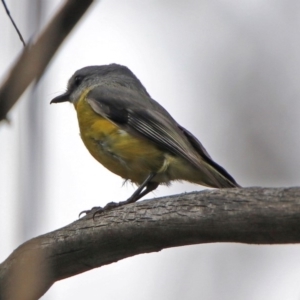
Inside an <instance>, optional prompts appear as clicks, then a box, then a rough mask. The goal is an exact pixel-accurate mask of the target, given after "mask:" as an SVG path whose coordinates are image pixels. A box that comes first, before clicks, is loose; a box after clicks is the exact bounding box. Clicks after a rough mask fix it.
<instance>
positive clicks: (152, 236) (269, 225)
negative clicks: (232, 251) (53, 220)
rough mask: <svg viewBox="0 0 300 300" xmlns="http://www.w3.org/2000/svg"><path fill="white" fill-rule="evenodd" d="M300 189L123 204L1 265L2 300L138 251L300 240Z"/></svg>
mask: <svg viewBox="0 0 300 300" xmlns="http://www.w3.org/2000/svg"><path fill="white" fill-rule="evenodd" d="M299 224H300V188H244V189H222V190H207V191H203V192H195V193H189V194H182V195H175V196H171V197H164V198H160V199H154V200H150V201H141V202H138V203H135V204H130V205H126V206H123V207H120V208H117V209H113V210H111V211H108V212H105V213H103V214H101V215H98V216H96V217H95V219H94V220H93V218H92V214H88V215H87V216H85V217H84V218H82V219H79V220H77V221H75V222H74V223H72V224H70V225H68V226H66V227H63V228H61V229H58V230H56V231H53V232H50V233H47V234H45V235H42V236H39V237H36V238H34V239H32V240H30V241H28V242H26V243H24V244H23V245H21V246H20V247H19V248H17V249H16V250H15V251H14V252H13V253H12V254H11V255H10V256H9V257H8V258H7V259H6V260H5V261H4V262H3V263H2V264H1V265H0V299H1V300H3V299H5V300H7V299H24V300H26V299H38V298H39V297H40V296H41V295H43V294H44V293H45V292H46V291H47V290H48V289H49V288H50V287H51V285H52V284H53V283H54V282H55V281H58V280H61V279H64V278H67V277H70V276H74V275H76V274H79V273H82V272H85V271H88V270H91V269H93V268H97V267H101V266H103V265H107V264H110V263H112V262H116V261H118V260H120V259H124V258H127V257H130V256H134V255H137V254H141V253H148V252H156V251H160V250H162V249H164V248H169V247H176V246H183V245H192V244H200V243H212V242H237V243H248V244H284V243H299V242H300V226H299Z"/></svg>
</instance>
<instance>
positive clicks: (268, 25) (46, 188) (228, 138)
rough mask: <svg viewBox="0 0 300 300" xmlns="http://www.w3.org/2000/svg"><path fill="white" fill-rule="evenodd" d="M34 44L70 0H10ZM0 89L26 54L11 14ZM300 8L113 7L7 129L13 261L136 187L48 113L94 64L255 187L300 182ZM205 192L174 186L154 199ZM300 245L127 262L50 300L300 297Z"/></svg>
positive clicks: (5, 221) (6, 225)
mask: <svg viewBox="0 0 300 300" xmlns="http://www.w3.org/2000/svg"><path fill="white" fill-rule="evenodd" d="M6 2H7V5H8V7H9V9H10V11H11V14H12V16H13V18H14V20H15V22H16V23H17V24H18V26H19V28H20V30H21V32H22V34H23V37H24V39H25V41H29V40H30V39H34V36H35V34H36V33H37V32H39V31H40V29H41V28H43V26H44V25H45V24H46V23H47V22H48V20H49V19H50V18H51V16H52V15H53V13H54V12H55V11H56V10H57V8H58V7H59V6H60V5H61V3H62V1H53V0H51V1H50V0H40V1H38V0H30V1H29V0H26V1H25V0H23V1H17V0H7V1H6ZM0 26H1V33H0V41H1V48H0V52H1V55H0V70H1V71H0V79H1V81H3V79H4V78H5V76H6V74H7V72H8V70H9V68H10V66H11V65H12V63H13V62H14V60H15V59H16V57H17V56H18V54H19V53H20V52H21V51H22V44H21V42H20V40H19V39H18V36H17V34H16V32H15V30H14V29H13V27H12V24H11V23H10V21H9V19H8V17H7V15H6V14H5V11H4V8H3V7H0ZM299 36H300V2H299V1H297V0H256V1H245V0H235V1H233V0H213V1H211V0H185V1H179V0H173V1H168V0H152V1H138V0H128V1H122V0H111V1H108V0H103V1H97V2H95V4H94V5H93V6H91V8H90V9H89V11H88V13H86V14H85V16H84V18H83V19H82V20H81V21H80V23H79V24H78V25H77V27H76V28H75V30H73V31H72V33H71V34H70V35H69V37H68V38H67V39H66V41H65V43H64V44H63V45H62V47H61V48H60V50H59V51H58V52H57V54H56V56H55V57H54V59H53V60H52V62H51V64H50V65H49V66H48V68H47V70H46V72H45V74H44V76H43V77H42V79H41V80H40V82H39V84H38V85H37V86H36V87H33V86H32V87H31V88H29V89H27V91H26V92H25V93H24V94H23V96H22V98H21V99H20V101H19V102H18V103H17V105H15V106H14V108H13V109H12V111H11V112H10V114H9V118H10V121H11V122H10V124H7V123H1V124H0V141H1V143H0V240H1V245H0V261H3V260H5V259H6V258H7V256H8V255H9V254H10V253H11V252H12V251H13V250H14V249H15V248H16V247H17V246H18V245H20V244H21V243H23V242H24V241H25V240H27V239H30V238H32V237H34V236H37V235H40V234H43V233H46V232H49V231H52V230H55V229H57V228H60V227H62V226H64V225H67V224H68V223H70V222H72V221H74V220H76V219H77V218H78V213H79V212H80V211H82V210H85V209H89V208H91V207H93V206H99V205H101V206H103V205H105V204H106V203H107V202H110V201H120V200H125V199H127V198H128V197H129V196H130V195H131V194H132V192H133V191H134V189H135V187H133V186H131V184H126V185H125V186H123V187H122V183H123V180H122V179H121V178H119V177H118V176H116V175H114V174H112V173H110V172H109V171H108V170H106V169H104V167H102V166H101V165H100V164H99V163H97V162H96V161H95V160H94V159H93V158H92V157H91V155H90V154H89V153H88V151H87V150H86V149H85V147H84V145H83V143H82V142H81V140H80V137H79V129H78V125H77V119H76V115H75V111H74V108H73V107H72V106H71V105H70V104H68V103H65V104H60V105H52V106H50V105H49V102H50V100H51V99H52V98H53V97H55V96H57V95H59V94H60V93H62V92H64V90H65V88H66V84H67V80H68V79H69V77H70V76H71V75H72V74H73V73H74V72H75V71H76V70H77V69H79V68H81V67H84V66H87V65H101V64H108V63H112V62H116V63H119V64H123V65H126V66H128V67H129V68H130V69H131V70H132V71H133V72H134V73H135V74H136V75H137V77H138V78H139V79H140V80H141V81H142V83H143V84H144V85H145V87H146V88H147V90H148V92H149V93H150V95H151V96H152V97H153V98H154V99H155V100H157V101H158V102H159V103H161V104H162V105H163V106H164V107H165V108H166V109H167V110H168V111H169V112H170V113H171V114H172V115H173V117H174V118H175V119H176V120H177V121H178V122H179V123H180V124H181V125H183V126H184V127H186V128H187V129H188V130H190V131H191V132H193V133H194V134H195V135H196V136H197V137H198V138H199V139H200V140H201V142H202V143H203V145H204V146H205V148H206V149H207V150H208V152H209V153H210V155H211V156H212V157H213V159H214V160H215V161H216V162H218V163H219V164H221V165H222V166H223V167H224V168H225V169H226V170H227V171H228V172H229V173H230V174H231V175H232V176H233V177H234V178H235V179H236V180H237V182H238V183H240V184H241V185H242V186H265V187H283V186H295V185H299V178H300V158H299V152H300V139H299V126H300V118H299V114H300V103H299V99H300V54H299V53H300V39H299ZM201 189H202V187H200V186H196V185H191V184H186V183H174V184H173V185H172V186H171V187H170V188H167V187H159V188H158V189H157V190H156V191H155V192H154V193H152V194H150V196H149V197H148V198H153V197H159V196H164V195H169V194H176V193H182V192H188V191H194V190H201ZM299 251H300V247H299V246H297V245H294V246H293V245H285V246H254V245H252V246H250V245H241V244H221V243H219V244H207V245H197V246H186V247H179V248H173V249H167V250H163V251H161V252H159V253H152V254H145V255H139V256H135V257H132V258H128V259H124V260H122V261H119V262H118V263H115V264H111V265H108V266H105V267H102V268H99V269H95V270H93V271H90V272H87V273H84V274H80V275H78V276H75V277H72V278H69V279H66V280H62V281H60V282H57V283H55V285H54V286H53V287H52V288H51V289H50V290H49V291H48V292H47V294H46V295H45V296H44V297H43V299H45V300H46V299H47V300H50V299H56V300H62V299H87V298H90V297H91V298H94V299H98V298H99V299H110V300H114V299H125V300H126V299H139V300H148V299H149V300H150V299H158V300H159V299H208V300H218V299H223V300H227V299H228V300H229V299H230V300H231V299H243V300H253V299H255V300H265V299H272V300H275V299H276V300H277V299H278V300H279V299H280V300H281V299H289V300H294V299H295V300H296V299H300V286H299V278H300V259H299Z"/></svg>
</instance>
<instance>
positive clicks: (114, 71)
mask: <svg viewBox="0 0 300 300" xmlns="http://www.w3.org/2000/svg"><path fill="white" fill-rule="evenodd" d="M100 85H103V86H107V85H109V86H110V87H113V86H124V87H127V88H130V89H135V90H138V91H140V92H141V93H143V94H145V95H147V96H149V94H148V93H147V91H146V89H145V88H144V86H143V85H142V83H141V82H140V81H139V79H138V78H137V77H136V76H135V75H134V74H133V73H132V72H131V71H130V70H129V69H128V68H127V67H125V66H122V65H118V64H110V65H103V66H88V67H85V68H82V69H79V70H77V71H76V72H75V73H74V75H73V76H72V77H71V78H70V79H69V82H68V86H67V91H66V93H64V94H63V95H60V96H58V97H56V98H54V99H53V100H52V101H51V103H59V102H64V101H70V102H72V103H75V102H76V101H78V100H79V98H80V96H81V95H82V93H84V92H88V91H90V90H91V89H92V88H93V87H95V86H100Z"/></svg>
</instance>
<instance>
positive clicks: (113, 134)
mask: <svg viewBox="0 0 300 300" xmlns="http://www.w3.org/2000/svg"><path fill="white" fill-rule="evenodd" d="M66 101H69V102H71V103H73V105H74V107H75V109H76V111H77V118H78V123H79V128H80V135H81V138H82V141H83V143H84V144H85V146H86V148H87V149H88V150H89V152H90V153H91V155H92V156H93V157H94V158H95V159H96V160H97V161H98V162H100V163H101V164H102V165H103V166H104V167H106V168H107V169H109V170H110V171H111V172H113V173H115V174H117V175H119V176H121V177H122V178H124V179H125V180H130V181H131V182H133V183H135V184H137V185H138V188H137V190H136V191H135V192H134V193H133V195H132V196H131V197H130V198H129V199H128V200H126V201H122V202H119V203H115V202H111V203H109V204H107V205H106V206H105V207H104V208H100V209H99V211H103V210H106V209H111V208H113V207H117V206H121V205H124V204H128V203H133V202H136V201H137V200H139V199H140V198H142V197H143V196H145V195H146V194H148V193H149V192H151V191H153V190H155V189H156V188H157V187H158V186H159V185H160V184H166V185H168V184H169V183H170V182H171V181H174V180H185V181H189V182H192V183H197V184H200V185H203V186H208V187H213V188H235V187H239V185H238V184H237V183H236V182H235V180H234V179H233V178H232V177H231V176H230V175H229V174H228V173H227V172H226V171H225V169H224V168H222V167H221V166H219V165H218V164H217V163H215V162H214V161H213V160H212V158H211V157H210V155H209V154H208V152H207V151H206V150H205V148H204V147H203V146H202V144H201V143H200V141H199V140H198V139H197V138H196V137H195V136H194V135H193V134H192V133H190V132H189V131H188V130H187V129H185V128H184V127H182V126H181V125H179V124H178V123H177V122H176V121H175V120H174V119H173V118H172V116H171V115H170V114H169V113H168V112H167V111H166V110H165V109H164V108H163V107H162V106H161V105H160V104H159V103H158V102H156V101H155V100H153V99H152V98H151V96H150V95H149V94H148V92H147V90H146V89H145V87H144V86H143V85H142V83H141V82H140V80H139V79H138V78H137V77H136V76H135V75H134V74H133V73H132V72H131V71H130V70H129V69H128V68H127V67H125V66H122V65H118V64H110V65H103V66H88V67H85V68H82V69H80V70H78V71H76V72H75V73H74V75H73V76H72V77H71V78H70V79H69V82H68V86H67V91H66V92H65V93H64V94H62V95H60V96H58V97H56V98H54V99H53V100H52V101H51V103H60V102H66Z"/></svg>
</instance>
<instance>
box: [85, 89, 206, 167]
mask: <svg viewBox="0 0 300 300" xmlns="http://www.w3.org/2000/svg"><path fill="white" fill-rule="evenodd" d="M87 101H88V103H89V104H90V106H91V107H92V109H93V110H94V111H95V112H96V113H98V114H99V115H101V116H103V117H105V118H107V119H109V120H110V121H112V122H113V123H115V124H116V125H118V126H120V127H121V128H124V129H125V130H127V131H128V132H130V133H132V134H136V135H139V136H142V137H146V138H148V139H149V140H151V141H153V142H154V143H156V144H157V145H158V146H159V147H161V148H163V149H167V150H168V151H169V152H171V153H173V154H176V155H179V156H181V157H184V158H185V159H187V160H188V161H189V162H190V163H192V164H193V165H194V166H196V167H199V166H201V164H200V160H201V157H200V155H198V154H197V152H196V151H194V149H193V147H192V146H191V145H190V143H189V142H188V139H187V138H186V136H185V135H184V133H183V132H182V130H181V129H180V128H179V127H178V124H177V123H176V122H175V121H174V119H172V118H171V117H170V116H169V114H164V109H160V110H158V109H156V107H157V105H158V103H157V102H155V105H153V104H152V105H151V101H153V100H152V99H151V101H149V99H147V98H145V99H141V95H140V94H136V93H134V92H133V91H132V90H129V89H126V88H122V89H119V90H118V89H117V88H116V87H113V88H107V87H98V88H94V89H93V90H92V91H91V92H90V93H89V94H88V96H87ZM147 104H150V105H147ZM161 108H162V107H161ZM199 154H200V153H199Z"/></svg>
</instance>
